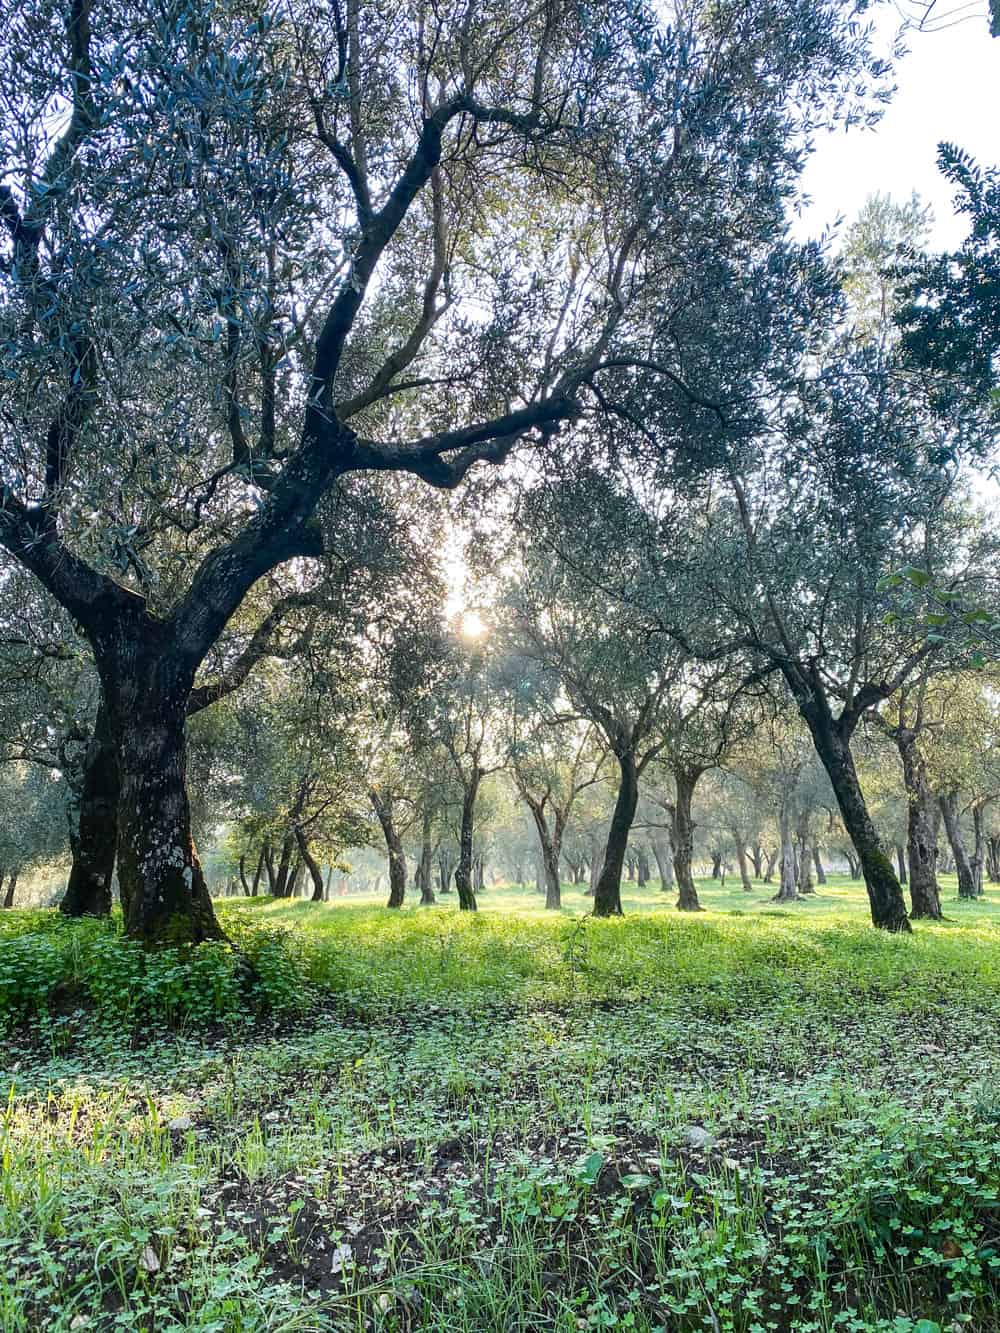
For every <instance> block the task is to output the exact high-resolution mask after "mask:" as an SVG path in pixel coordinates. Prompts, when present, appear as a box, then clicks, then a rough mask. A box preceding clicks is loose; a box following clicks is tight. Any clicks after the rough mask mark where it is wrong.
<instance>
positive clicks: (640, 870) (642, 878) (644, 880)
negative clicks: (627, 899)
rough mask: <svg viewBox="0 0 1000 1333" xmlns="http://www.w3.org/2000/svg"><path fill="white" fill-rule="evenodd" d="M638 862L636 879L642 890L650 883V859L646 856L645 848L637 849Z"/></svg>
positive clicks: (636, 858) (636, 857)
mask: <svg viewBox="0 0 1000 1333" xmlns="http://www.w3.org/2000/svg"><path fill="white" fill-rule="evenodd" d="M635 860H636V878H637V880H638V886H639V888H640V889H644V888H645V887H646V885H647V884H648V883H649V857H648V856H647V855H646V849H645V847H637V848H636V849H635Z"/></svg>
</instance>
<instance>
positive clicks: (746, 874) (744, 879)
mask: <svg viewBox="0 0 1000 1333" xmlns="http://www.w3.org/2000/svg"><path fill="white" fill-rule="evenodd" d="M733 844H734V846H735V848H736V864H737V866H738V867H739V871H740V885H741V886H742V889H743V892H744V893H753V883H752V881H751V879H750V866H749V864H748V862H747V845H746V843H745V842H744V841H743V839H742V838H741V837H740V835H739V834H738V833H734V834H733Z"/></svg>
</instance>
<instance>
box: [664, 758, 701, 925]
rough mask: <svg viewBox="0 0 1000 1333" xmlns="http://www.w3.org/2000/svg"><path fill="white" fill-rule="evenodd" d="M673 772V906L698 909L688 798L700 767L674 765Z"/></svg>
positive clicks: (682, 910) (691, 795)
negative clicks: (674, 795)
mask: <svg viewBox="0 0 1000 1333" xmlns="http://www.w3.org/2000/svg"><path fill="white" fill-rule="evenodd" d="M673 772H674V783H675V785H676V787H677V799H676V801H675V802H674V807H673V815H674V827H673V835H672V838H671V841H672V842H673V846H674V876H675V878H676V880H677V908H678V910H679V911H681V912H700V911H701V903H700V902H699V901H698V890H697V889H696V888H695V883H694V876H693V875H692V873H691V858H692V856H693V854H694V827H695V826H694V819H693V818H692V815H691V802H692V800H693V798H694V789H695V787H696V786H697V784H698V779H699V778H700V777H701V775H702V773H703V772H704V769H701V768H684V767H677V768H675V769H674V770H673Z"/></svg>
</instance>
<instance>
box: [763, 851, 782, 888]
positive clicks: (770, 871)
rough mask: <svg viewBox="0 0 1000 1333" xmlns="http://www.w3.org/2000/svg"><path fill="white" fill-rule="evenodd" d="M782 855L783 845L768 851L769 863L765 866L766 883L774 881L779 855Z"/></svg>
mask: <svg viewBox="0 0 1000 1333" xmlns="http://www.w3.org/2000/svg"><path fill="white" fill-rule="evenodd" d="M780 855H781V845H780V843H779V845H778V846H777V847H775V848H774V850H773V851H770V852H768V853H767V865H766V866H765V867H764V883H765V884H773V883H774V867H775V866H776V865H777V864H778V857H779V856H780Z"/></svg>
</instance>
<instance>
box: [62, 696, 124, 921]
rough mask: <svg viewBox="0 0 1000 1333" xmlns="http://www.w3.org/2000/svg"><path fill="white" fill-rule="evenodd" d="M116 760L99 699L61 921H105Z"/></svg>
mask: <svg viewBox="0 0 1000 1333" xmlns="http://www.w3.org/2000/svg"><path fill="white" fill-rule="evenodd" d="M118 800H119V784H118V757H117V755H116V754H115V740H114V735H113V733H112V729H111V718H110V716H109V713H108V708H107V705H106V704H105V702H104V700H103V698H102V699H101V702H100V704H99V706H98V709H97V717H96V719H95V721H94V731H93V734H92V736H91V738H90V744H89V745H88V746H87V756H86V760H85V765H84V774H83V788H82V790H81V792H80V819H79V824H78V830H77V835H76V837H75V838H74V840H73V864H72V866H71V868H70V872H69V883H68V884H67V886H66V892H65V894H64V895H63V900H62V902H61V903H60V904H59V910H60V912H62V913H63V915H64V916H109V915H110V913H111V885H112V881H113V879H114V873H115V857H116V855H117V852H118Z"/></svg>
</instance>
